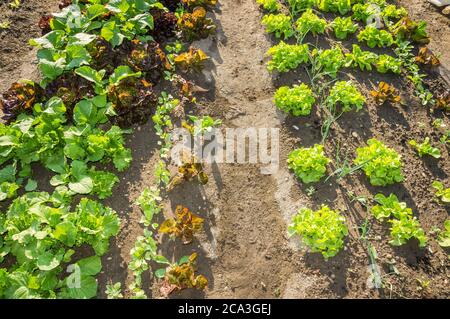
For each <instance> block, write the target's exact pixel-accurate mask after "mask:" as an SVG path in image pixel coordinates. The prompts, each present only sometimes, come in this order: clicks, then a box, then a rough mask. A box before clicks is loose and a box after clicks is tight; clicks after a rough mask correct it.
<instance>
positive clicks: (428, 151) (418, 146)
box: [408, 137, 441, 158]
mask: <svg viewBox="0 0 450 319" xmlns="http://www.w3.org/2000/svg"><path fill="white" fill-rule="evenodd" d="M408 144H409V145H411V146H412V147H413V148H414V149H415V150H416V151H417V153H418V154H419V156H420V157H423V156H424V155H429V156H432V157H434V158H441V151H440V150H439V149H438V148H436V147H433V146H432V145H431V143H430V138H429V137H426V138H425V140H424V141H423V142H422V143H418V142H416V141H415V140H410V141H409V142H408Z"/></svg>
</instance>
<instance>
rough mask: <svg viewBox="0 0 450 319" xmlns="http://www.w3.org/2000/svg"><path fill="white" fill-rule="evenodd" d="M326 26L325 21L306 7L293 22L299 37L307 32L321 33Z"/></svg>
mask: <svg viewBox="0 0 450 319" xmlns="http://www.w3.org/2000/svg"><path fill="white" fill-rule="evenodd" d="M326 26H327V21H326V20H325V19H321V18H319V17H318V16H317V15H316V14H315V13H314V12H313V11H312V10H311V9H307V10H306V11H305V12H304V13H303V14H302V15H301V16H300V18H298V19H297V21H296V22H295V29H296V30H297V31H298V33H299V34H300V35H301V37H304V36H306V35H307V34H308V33H309V32H311V33H312V34H313V35H317V34H323V33H324V32H325V28H326Z"/></svg>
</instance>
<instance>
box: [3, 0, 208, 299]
mask: <svg viewBox="0 0 450 319" xmlns="http://www.w3.org/2000/svg"><path fill="white" fill-rule="evenodd" d="M215 2H216V1H215V0H180V1H156V0H73V1H68V0H65V1H62V2H61V4H60V9H61V11H60V12H59V13H54V14H52V15H46V16H44V17H43V18H42V19H41V21H40V22H39V26H40V27H41V29H42V30H43V36H42V37H41V38H37V39H33V40H31V41H30V44H31V45H33V46H36V47H37V48H38V52H37V57H38V67H39V70H40V72H41V74H42V81H41V82H40V83H35V82H32V81H20V82H17V83H14V84H13V85H12V86H11V88H10V89H9V90H8V91H7V92H5V93H4V94H3V96H2V99H1V101H0V106H1V109H2V112H3V115H4V120H5V122H6V123H2V124H0V201H1V202H2V203H1V204H2V207H3V209H4V212H2V213H0V298H92V297H95V296H96V295H97V292H98V283H97V280H96V278H95V276H96V275H97V274H98V273H100V272H101V269H102V265H101V258H100V257H101V256H103V255H104V254H105V253H107V251H108V249H109V248H108V247H109V241H110V238H111V237H113V236H115V235H117V234H118V232H119V230H120V219H119V217H118V215H117V213H116V212H115V211H113V210H112V209H110V208H108V207H106V206H104V205H103V204H102V203H100V202H99V201H97V200H96V199H95V197H97V198H98V199H105V198H108V197H110V196H111V195H112V192H113V188H114V186H116V185H117V183H118V182H119V178H118V176H117V172H123V171H125V170H126V169H127V168H129V166H130V164H131V161H132V151H131V149H129V148H127V147H126V146H125V134H129V133H131V132H132V130H131V129H127V127H131V126H132V125H134V124H139V123H142V122H145V121H147V120H148V119H150V118H151V117H152V114H154V115H153V121H154V123H155V128H156V130H157V132H158V133H159V135H160V137H161V138H162V139H163V142H164V143H166V144H167V143H170V134H168V133H167V131H168V128H169V127H170V126H171V122H170V118H171V116H172V113H173V112H174V111H175V109H180V108H181V109H183V107H184V106H185V105H187V104H188V103H191V102H195V98H194V96H193V91H192V89H193V83H191V82H190V81H188V80H186V79H185V78H184V77H183V76H182V75H180V74H177V72H176V70H177V69H179V70H182V71H183V72H188V71H190V70H193V69H198V68H199V67H200V66H201V64H202V63H203V62H204V61H205V60H206V59H207V56H206V55H205V54H204V52H202V51H201V50H199V49H194V48H190V49H189V50H186V46H189V43H190V42H191V41H193V40H196V39H200V38H205V37H207V36H208V35H210V34H212V33H213V32H214V31H215V26H214V24H213V22H212V20H211V19H209V18H207V17H206V10H205V8H207V7H208V6H210V5H214V4H215ZM162 44H165V46H164V47H163V45H162ZM163 89H164V90H167V91H168V92H169V93H166V92H165V91H164V92H163ZM171 94H172V95H174V96H175V95H176V96H177V98H173V97H172V95H171ZM158 96H160V97H159V98H158ZM167 147H170V145H168V146H167ZM164 151H165V152H167V149H165V150H164ZM162 155H164V154H162ZM164 163H165V162H164V161H163V160H162V161H161V162H160V163H159V164H158V170H157V172H158V178H159V181H160V182H161V183H163V182H167V183H168V180H169V179H170V173H169V172H168V171H167V169H166V168H165V166H164ZM47 173H49V175H50V176H51V178H50V180H43V179H42V178H41V176H42V175H43V174H47ZM40 189H44V190H46V191H40ZM148 192H149V191H148V190H146V191H144V193H143V195H142V197H141V201H140V204H141V207H142V208H143V211H144V213H146V212H147V215H146V220H147V222H145V223H144V224H145V226H151V225H150V222H149V221H151V219H152V217H151V216H148V214H149V213H148V207H150V206H151V205H152V204H151V201H152V200H153V199H154V198H150V197H148ZM86 196H89V197H86ZM146 201H148V202H146ZM77 203H78V204H77ZM157 207H158V208H159V209H160V206H159V205H158V206H157ZM153 226H154V227H156V225H155V224H153ZM144 235H148V231H146V233H145V234H144ZM144 237H145V238H146V239H145V240H147V242H146V243H143V241H145V240H140V239H138V242H140V243H142V245H141V246H144V245H147V246H146V247H145V248H142V249H145V250H146V252H145V258H147V255H148V252H149V250H150V249H153V250H155V251H156V249H157V248H156V243H155V242H151V239H152V237H151V235H148V236H144ZM89 246H90V247H91V248H88V247H89ZM138 246H139V243H137V244H136V247H138ZM138 248H139V247H138ZM138 248H136V249H138ZM136 249H135V250H134V251H133V252H132V255H133V257H134V255H135V254H136ZM153 250H152V251H153ZM87 252H90V253H87ZM92 254H94V255H93V256H91V257H87V258H83V257H85V256H86V255H92ZM194 256H195V255H194ZM80 258H81V259H80ZM145 258H144V259H145ZM185 259H186V258H185ZM193 259H195V257H192V258H191V259H190V260H189V258H188V259H186V260H184V262H182V263H180V264H179V267H185V266H187V265H189V266H190V267H191V268H192V267H193V261H194V260H193ZM161 260H162V259H161ZM163 261H164V263H166V264H168V265H169V266H170V267H172V268H174V267H175V266H174V265H172V264H171V263H169V261H168V260H167V259H164V260H163ZM133 262H134V263H133V266H130V268H132V269H137V268H139V267H141V268H145V265H144V263H147V261H145V260H144V261H142V260H140V261H139V262H140V264H139V265H138V262H137V261H136V260H134V261H133ZM183 265H184V266H183ZM170 267H169V268H170ZM147 268H148V267H147ZM175 268H176V267H175ZM160 273H161V271H160ZM168 274H170V271H168ZM162 278H165V280H166V282H167V283H170V280H172V279H173V278H175V279H173V280H179V277H177V276H172V277H170V278H169V275H167V276H162ZM199 281H201V280H199ZM117 286H118V285H115V286H109V287H108V291H109V292H111V291H112V295H114V293H115V294H116V295H121V293H120V292H117V291H116V290H117V289H115V288H118V287H117ZM138 286H139V287H140V282H139V280H138V283H137V284H136V287H138ZM204 286H205V284H204V283H202V287H204ZM180 287H181V286H180ZM131 288H135V287H131ZM131 288H130V290H133V289H131ZM135 292H136V291H135ZM144 295H145V294H143V293H140V292H136V293H134V294H133V296H136V297H140V296H144Z"/></svg>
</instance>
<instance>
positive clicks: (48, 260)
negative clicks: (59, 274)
mask: <svg viewBox="0 0 450 319" xmlns="http://www.w3.org/2000/svg"><path fill="white" fill-rule="evenodd" d="M60 262H61V259H58V258H57V256H55V255H53V254H52V253H50V252H46V253H44V254H41V255H40V256H39V257H38V260H37V263H36V265H37V266H38V268H39V269H40V270H44V271H50V270H52V269H55V268H56V267H58V266H59V264H60Z"/></svg>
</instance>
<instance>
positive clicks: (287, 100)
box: [274, 83, 316, 116]
mask: <svg viewBox="0 0 450 319" xmlns="http://www.w3.org/2000/svg"><path fill="white" fill-rule="evenodd" d="M274 102H275V105H276V107H277V108H279V109H280V110H282V111H284V112H286V113H290V114H292V115H294V116H306V115H309V114H310V113H311V109H312V106H313V105H314V103H315V102H316V99H315V98H314V95H313V93H312V91H311V89H310V88H309V87H308V86H307V85H306V84H304V83H302V84H300V85H294V86H293V87H292V88H289V87H287V86H282V87H280V88H279V89H278V90H277V91H276V92H275V97H274Z"/></svg>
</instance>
